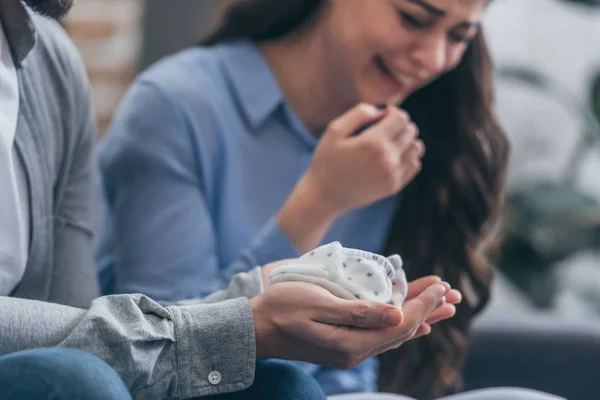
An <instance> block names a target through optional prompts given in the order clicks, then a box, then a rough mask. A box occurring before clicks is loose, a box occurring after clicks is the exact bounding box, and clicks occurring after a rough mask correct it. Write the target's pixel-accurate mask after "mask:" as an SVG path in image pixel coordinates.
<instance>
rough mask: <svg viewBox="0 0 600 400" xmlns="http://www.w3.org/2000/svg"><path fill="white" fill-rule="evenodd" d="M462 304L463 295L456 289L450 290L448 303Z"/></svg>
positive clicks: (447, 296) (447, 298)
mask: <svg viewBox="0 0 600 400" xmlns="http://www.w3.org/2000/svg"><path fill="white" fill-rule="evenodd" d="M461 302H462V293H460V292H459V291H458V290H456V289H452V290H450V291H449V292H448V293H447V294H446V303H449V304H460V303H461Z"/></svg>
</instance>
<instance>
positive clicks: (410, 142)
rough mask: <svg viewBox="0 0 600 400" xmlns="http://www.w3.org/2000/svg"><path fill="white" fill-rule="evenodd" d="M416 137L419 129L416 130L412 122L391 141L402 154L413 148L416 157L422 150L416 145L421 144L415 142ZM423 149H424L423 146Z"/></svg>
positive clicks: (417, 141) (418, 141)
mask: <svg viewBox="0 0 600 400" xmlns="http://www.w3.org/2000/svg"><path fill="white" fill-rule="evenodd" d="M418 137H419V129H418V128H417V125H415V123H414V122H410V123H409V124H408V125H407V126H406V127H405V128H404V129H403V130H402V131H401V132H400V133H399V134H397V135H396V136H395V137H394V138H393V140H394V143H395V144H396V147H397V148H398V149H399V150H400V152H401V153H403V154H404V153H406V152H407V151H408V150H410V149H412V148H413V147H414V151H415V155H417V156H418V155H419V152H420V151H422V150H424V149H421V148H420V147H419V146H420V145H417V144H416V143H423V142H421V141H420V140H417V138H418ZM423 147H425V145H424V144H423ZM418 158H420V157H418Z"/></svg>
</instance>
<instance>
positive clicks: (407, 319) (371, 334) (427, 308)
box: [361, 283, 448, 349]
mask: <svg viewBox="0 0 600 400" xmlns="http://www.w3.org/2000/svg"><path fill="white" fill-rule="evenodd" d="M447 291H448V289H447V287H446V286H444V285H442V284H441V283H436V284H433V285H431V286H429V287H428V288H426V289H425V290H424V291H422V292H421V293H420V294H419V295H418V296H416V297H415V298H414V299H412V300H409V301H408V302H405V303H404V306H403V309H402V314H403V321H402V323H401V324H400V325H398V326H397V327H393V328H386V329H380V330H364V332H363V335H362V338H361V340H362V343H363V345H364V346H366V348H371V349H377V348H380V347H385V346H388V345H389V344H390V343H396V342H398V341H400V342H401V341H403V340H404V341H405V340H408V339H409V338H411V337H412V336H413V335H414V334H415V332H416V331H417V329H418V328H419V326H421V325H422V324H423V323H424V322H425V321H426V319H427V318H429V316H430V315H431V313H432V312H433V311H434V310H435V308H436V307H437V305H438V304H439V303H440V302H441V301H442V298H443V297H444V294H446V293H447Z"/></svg>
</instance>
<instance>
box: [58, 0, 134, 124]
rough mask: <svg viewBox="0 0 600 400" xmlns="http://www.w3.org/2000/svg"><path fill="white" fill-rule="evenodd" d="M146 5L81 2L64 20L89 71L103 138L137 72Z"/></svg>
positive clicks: (129, 1)
mask: <svg viewBox="0 0 600 400" xmlns="http://www.w3.org/2000/svg"><path fill="white" fill-rule="evenodd" d="M143 6H144V5H143V3H142V1H141V0H79V1H77V2H76V3H75V6H74V7H73V10H72V11H71V13H70V14H69V15H68V17H67V18H66V19H65V20H63V21H62V23H63V25H64V27H65V28H66V30H67V32H68V33H69V34H70V36H71V37H72V39H73V41H74V42H75V45H76V46H77V48H78V50H79V52H80V53H81V56H82V58H83V62H84V63H85V65H86V68H87V72H88V75H89V78H90V82H91V85H92V94H93V101H94V107H95V109H96V115H97V120H98V132H99V134H100V135H101V134H102V133H103V132H104V131H105V130H106V127H107V126H108V124H109V122H110V120H111V117H112V115H113V112H114V110H115V108H116V107H117V105H118V103H119V101H120V100H121V98H122V96H123V93H124V92H125V90H126V89H127V86H128V85H129V83H130V82H131V80H132V79H133V77H134V76H135V74H136V73H137V68H138V61H139V55H140V49H141V45H142V41H143V36H142V30H141V22H142V18H143V14H144V7H143Z"/></svg>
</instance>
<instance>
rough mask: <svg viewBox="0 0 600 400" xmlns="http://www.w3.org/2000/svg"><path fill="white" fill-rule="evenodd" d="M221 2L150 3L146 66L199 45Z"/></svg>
mask: <svg viewBox="0 0 600 400" xmlns="http://www.w3.org/2000/svg"><path fill="white" fill-rule="evenodd" d="M218 2H219V0H146V1H145V3H146V18H145V21H144V38H145V40H144V46H143V50H142V62H141V66H142V67H147V66H148V65H150V64H152V63H153V62H155V61H156V60H158V59H159V58H161V57H163V56H165V55H167V54H170V53H172V52H175V51H177V50H180V49H182V48H184V47H187V46H190V45H192V44H194V43H196V42H197V41H198V40H199V39H200V38H201V37H203V36H204V35H205V34H206V33H207V31H208V29H209V28H210V26H211V22H212V17H213V14H214V11H215V9H216V6H217V3H218Z"/></svg>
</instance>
